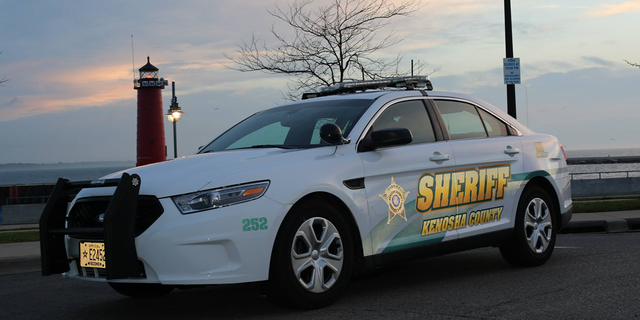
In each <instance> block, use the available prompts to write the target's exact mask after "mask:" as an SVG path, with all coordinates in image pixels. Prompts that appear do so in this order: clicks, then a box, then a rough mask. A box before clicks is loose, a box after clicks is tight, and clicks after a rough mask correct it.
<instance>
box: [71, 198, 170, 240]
mask: <svg viewBox="0 0 640 320" xmlns="http://www.w3.org/2000/svg"><path fill="white" fill-rule="evenodd" d="M110 201H111V197H93V198H83V199H79V200H78V201H76V203H75V204H74V205H73V208H71V211H70V212H69V216H68V217H67V225H68V228H102V227H103V222H101V221H100V219H99V217H98V216H99V215H100V214H103V213H106V212H107V207H108V206H109V202H110ZM163 212H164V209H163V208H162V205H161V204H160V201H158V198H156V197H154V196H139V197H138V208H137V211H136V223H135V232H136V237H137V236H139V235H141V234H142V233H143V232H145V230H147V229H149V227H150V226H151V225H152V224H153V223H154V222H155V221H156V220H158V218H159V217H160V216H161V215H162V213H163ZM82 238H91V239H95V238H96V237H95V236H93V237H91V236H84V235H83V236H82ZM97 238H100V236H98V237H97Z"/></svg>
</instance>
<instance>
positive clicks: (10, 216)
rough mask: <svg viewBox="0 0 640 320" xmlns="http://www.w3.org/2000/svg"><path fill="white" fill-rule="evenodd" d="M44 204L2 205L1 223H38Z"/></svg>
mask: <svg viewBox="0 0 640 320" xmlns="http://www.w3.org/2000/svg"><path fill="white" fill-rule="evenodd" d="M44 206H45V205H44V204H15V205H8V206H6V205H5V206H2V213H0V214H1V217H2V222H1V224H21V223H38V221H40V215H41V214H42V210H44Z"/></svg>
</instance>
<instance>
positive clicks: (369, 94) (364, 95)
mask: <svg viewBox="0 0 640 320" xmlns="http://www.w3.org/2000/svg"><path fill="white" fill-rule="evenodd" d="M425 92H426V93H427V96H428V97H432V98H455V99H462V100H467V101H470V102H473V103H475V104H477V105H480V106H482V107H484V108H486V109H488V110H489V111H491V112H493V113H495V114H497V115H499V116H500V117H502V118H503V119H504V120H505V121H507V122H508V123H509V124H511V125H512V126H514V127H516V128H517V129H518V130H520V131H521V132H523V133H533V131H531V130H530V129H529V128H527V127H525V126H524V125H523V124H521V123H520V122H518V120H516V119H515V118H513V117H511V116H510V115H508V114H507V113H506V112H504V111H502V110H501V109H500V108H498V107H496V106H494V105H492V104H490V103H488V102H486V101H484V100H482V99H478V98H475V97H472V96H468V95H466V94H462V93H457V92H448V91H425ZM383 96H385V98H389V100H392V99H397V98H402V97H417V96H422V93H421V91H420V90H381V91H365V92H356V93H345V94H336V95H330V96H324V97H317V98H311V99H305V100H300V101H296V102H292V103H287V104H284V105H281V106H279V107H283V106H290V105H295V104H300V103H306V102H310V101H335V100H351V99H353V100H372V101H374V100H377V99H379V98H380V97H383ZM276 108H278V107H276Z"/></svg>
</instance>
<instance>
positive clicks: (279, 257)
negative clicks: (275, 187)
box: [267, 201, 355, 309]
mask: <svg viewBox="0 0 640 320" xmlns="http://www.w3.org/2000/svg"><path fill="white" fill-rule="evenodd" d="M317 239H320V240H319V241H318V240H317ZM354 252H355V251H354V246H353V238H352V235H351V232H350V231H349V226H348V224H347V222H346V220H345V219H344V218H343V216H342V213H341V212H340V211H339V210H338V209H336V208H335V207H333V206H332V205H330V204H328V203H326V202H323V201H309V202H306V203H303V204H301V205H299V206H295V207H294V208H293V209H292V210H291V211H290V212H289V213H288V215H287V217H286V218H285V220H284V221H283V223H282V225H281V227H280V230H279V231H278V235H277V237H276V241H275V244H274V248H273V253H272V255H271V265H270V268H269V281H268V282H267V298H268V299H269V300H270V301H271V302H273V303H275V304H277V305H281V306H285V307H292V308H298V309H317V308H322V307H325V306H328V305H330V304H332V303H333V302H335V301H336V300H338V298H339V297H340V296H341V295H342V294H343V293H344V292H345V290H346V289H347V286H348V284H349V280H350V278H351V274H352V271H353V265H354ZM294 265H295V266H294Z"/></svg>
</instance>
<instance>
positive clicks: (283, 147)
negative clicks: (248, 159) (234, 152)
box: [241, 144, 298, 149]
mask: <svg viewBox="0 0 640 320" xmlns="http://www.w3.org/2000/svg"><path fill="white" fill-rule="evenodd" d="M248 148H249V149H257V148H280V149H298V147H294V146H285V145H281V144H257V145H255V146H251V147H248ZM241 149H247V148H241Z"/></svg>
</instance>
